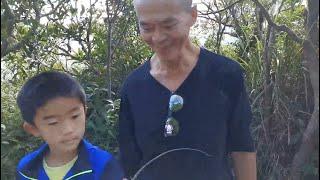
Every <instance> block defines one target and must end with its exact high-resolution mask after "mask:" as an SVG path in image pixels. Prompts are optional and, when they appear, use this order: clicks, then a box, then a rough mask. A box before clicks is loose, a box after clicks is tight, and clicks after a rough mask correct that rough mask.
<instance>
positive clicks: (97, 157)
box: [79, 140, 124, 180]
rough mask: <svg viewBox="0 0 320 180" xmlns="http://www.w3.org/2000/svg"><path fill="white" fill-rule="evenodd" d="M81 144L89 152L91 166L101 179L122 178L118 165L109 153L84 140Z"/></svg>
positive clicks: (116, 179) (119, 179) (115, 179)
mask: <svg viewBox="0 0 320 180" xmlns="http://www.w3.org/2000/svg"><path fill="white" fill-rule="evenodd" d="M83 142H84V146H85V148H86V149H87V150H88V152H89V159H90V163H91V166H92V167H93V169H95V171H96V172H97V173H98V174H100V175H99V176H100V177H101V179H112V180H113V179H114V180H121V179H122V178H123V177H124V174H123V170H122V168H121V166H120V164H119V163H118V161H117V160H116V159H115V158H114V157H113V155H112V154H111V153H109V152H108V151H105V150H102V149H100V148H99V147H97V146H95V145H92V144H91V143H89V142H88V141H86V140H84V141H83ZM79 158H81V157H79Z"/></svg>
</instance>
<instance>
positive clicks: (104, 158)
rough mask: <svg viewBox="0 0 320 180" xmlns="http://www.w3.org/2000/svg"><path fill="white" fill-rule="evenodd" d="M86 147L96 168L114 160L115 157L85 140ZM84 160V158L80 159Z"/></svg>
mask: <svg viewBox="0 0 320 180" xmlns="http://www.w3.org/2000/svg"><path fill="white" fill-rule="evenodd" d="M83 143H84V147H85V149H86V150H87V152H88V153H89V160H90V161H91V163H93V164H92V165H94V166H99V165H100V166H103V165H104V164H105V163H106V162H108V161H110V160H111V159H113V156H112V154H111V153H109V152H108V151H105V150H102V149H100V148H99V147H98V146H95V145H93V144H91V143H90V142H89V141H87V140H83ZM79 158H82V157H79Z"/></svg>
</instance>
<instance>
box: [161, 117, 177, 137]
mask: <svg viewBox="0 0 320 180" xmlns="http://www.w3.org/2000/svg"><path fill="white" fill-rule="evenodd" d="M178 132H179V122H178V121H177V120H176V119H174V118H173V117H169V118H168V119H167V121H166V125H165V132H164V135H165V137H167V136H175V135H177V134H178Z"/></svg>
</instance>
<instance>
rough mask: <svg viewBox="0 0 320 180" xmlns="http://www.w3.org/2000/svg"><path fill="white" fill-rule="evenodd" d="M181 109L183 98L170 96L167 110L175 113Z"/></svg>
mask: <svg viewBox="0 0 320 180" xmlns="http://www.w3.org/2000/svg"><path fill="white" fill-rule="evenodd" d="M182 107H183V98H182V97H181V96H179V95H176V94H174V95H172V96H171V97H170V101H169V108H170V110H171V111H172V112H177V111H179V110H180V109H181V108H182Z"/></svg>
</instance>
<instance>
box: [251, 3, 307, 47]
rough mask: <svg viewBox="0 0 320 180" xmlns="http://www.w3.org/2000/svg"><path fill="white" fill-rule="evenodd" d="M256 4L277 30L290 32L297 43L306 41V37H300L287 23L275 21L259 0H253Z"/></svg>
mask: <svg viewBox="0 0 320 180" xmlns="http://www.w3.org/2000/svg"><path fill="white" fill-rule="evenodd" d="M252 1H253V2H254V3H255V4H256V6H258V7H259V8H260V10H261V12H262V14H263V15H264V17H265V18H266V20H267V21H268V23H269V24H270V25H271V26H272V27H273V28H274V29H276V30H278V31H283V32H286V33H288V35H289V36H290V37H291V38H292V39H293V40H294V41H296V42H297V43H300V44H302V43H303V42H304V39H302V38H300V37H298V36H297V35H296V34H295V33H294V32H293V31H292V30H291V29H290V28H288V27H287V26H285V25H277V24H276V23H274V22H273V21H272V19H271V17H270V15H269V13H268V11H267V10H266V9H265V8H264V7H263V5H262V4H261V3H260V2H259V1H258V0H252Z"/></svg>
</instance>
